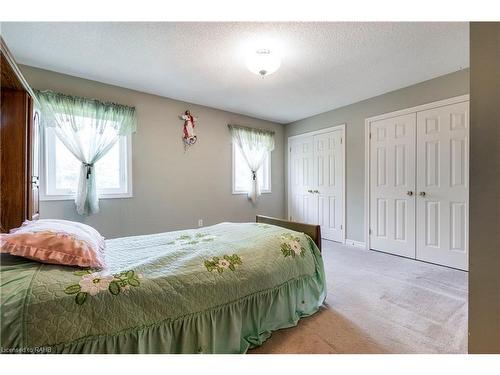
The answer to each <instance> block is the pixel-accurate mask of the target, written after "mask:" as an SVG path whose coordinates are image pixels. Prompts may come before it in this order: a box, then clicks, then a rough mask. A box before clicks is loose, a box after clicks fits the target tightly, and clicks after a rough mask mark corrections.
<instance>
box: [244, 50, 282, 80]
mask: <svg viewBox="0 0 500 375" xmlns="http://www.w3.org/2000/svg"><path fill="white" fill-rule="evenodd" d="M280 65H281V59H280V58H279V56H277V54H276V53H273V52H272V51H271V50H270V49H266V48H261V49H258V50H256V51H255V52H253V53H251V54H250V55H249V56H248V58H247V68H248V70H250V71H251V72H252V73H255V74H258V75H260V76H261V77H265V76H268V75H270V74H273V73H274V72H275V71H277V70H278V69H279V67H280Z"/></svg>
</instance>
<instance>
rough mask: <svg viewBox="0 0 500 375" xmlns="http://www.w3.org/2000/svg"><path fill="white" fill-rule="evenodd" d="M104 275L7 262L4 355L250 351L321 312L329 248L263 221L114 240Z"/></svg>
mask: <svg viewBox="0 0 500 375" xmlns="http://www.w3.org/2000/svg"><path fill="white" fill-rule="evenodd" d="M105 258H106V263H107V267H106V269H104V270H95V269H81V268H73V267H67V266H58V265H49V264H42V263H38V262H33V261H29V260H27V259H23V258H19V257H15V256H11V255H8V254H2V258H1V268H0V285H1V305H0V309H1V311H0V314H1V346H2V352H4V353H244V352H246V351H247V350H248V349H249V348H252V347H255V346H258V345H261V344H262V343H263V342H264V341H265V340H266V339H267V338H269V337H270V335H271V332H272V331H274V330H277V329H281V328H286V327H291V326H294V325H296V324H297V322H298V321H299V319H300V318H302V317H304V316H308V315H311V314H313V313H314V312H316V311H317V310H318V309H319V307H320V306H321V305H322V303H323V302H324V299H325V296H326V288H325V276H324V270H323V262H322V259H321V255H320V252H319V250H318V248H317V247H316V245H315V244H314V242H313V241H312V240H311V238H309V237H308V236H306V235H305V234H303V233H299V232H294V231H290V230H287V229H284V228H281V227H278V226H273V225H268V224H261V223H221V224H217V225H214V226H210V227H204V228H200V229H192V230H184V231H175V232H166V233H159V234H151V235H142V236H134V237H124V238H117V239H111V240H107V241H106V254H105Z"/></svg>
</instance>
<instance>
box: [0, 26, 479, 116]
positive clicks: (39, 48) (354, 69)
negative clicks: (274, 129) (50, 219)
mask: <svg viewBox="0 0 500 375" xmlns="http://www.w3.org/2000/svg"><path fill="white" fill-rule="evenodd" d="M1 26H2V29H1V31H2V35H3V37H4V39H5V40H6V42H7V45H8V46H9V48H10V49H11V51H12V53H13V54H14V56H15V58H16V59H17V61H18V62H19V63H22V64H27V65H32V66H36V67H40V68H44V69H48V70H53V71H56V72H61V73H65V74H70V75H74V76H77V77H82V78H87V79H91V80H96V81H101V82H105V83H108V84H113V85H117V86H122V87H126V88H130V89H134V90H139V91H144V92H147V93H152V94H157V95H161V96H166V97H170V98H174V99H179V100H183V101H188V102H192V103H196V104H202V105H206V106H210V107H215V108H220V109H224V110H228V111H232V112H237V113H242V114H246V115H250V116H254V117H258V118H262V119H267V120H271V121H276V122H281V123H288V122H292V121H295V120H299V119H302V118H304V117H308V116H311V115H314V114H317V113H321V112H325V111H328V110H331V109H334V108H338V107H341V106H344V105H347V104H351V103H354V102H357V101H360V100H363V99H367V98H369V97H372V96H376V95H379V94H382V93H385V92H388V91H392V90H395V89H398V88H401V87H405V86H408V85H411V84H414V83H417V82H421V81H424V80H427V79H431V78H433V77H437V76H439V75H442V74H446V73H450V72H453V71H457V70H460V69H463V68H466V67H468V65H469V29H468V24H467V23H464V22H461V23H428V22H424V23H416V22H412V23H337V22H334V23H300V22H295V23H2V25H1ZM259 47H260V48H262V47H270V48H273V49H278V50H280V53H281V55H282V65H281V68H280V69H279V70H278V71H277V72H276V73H275V74H273V75H271V76H268V77H265V78H260V77H258V76H257V75H254V74H252V73H250V72H249V71H248V70H247V69H246V67H245V54H246V53H247V51H248V50H253V49H255V48H259Z"/></svg>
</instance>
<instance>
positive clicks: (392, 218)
mask: <svg viewBox="0 0 500 375" xmlns="http://www.w3.org/2000/svg"><path fill="white" fill-rule="evenodd" d="M415 124H416V114H415V113H413V114H409V115H403V116H398V117H393V118H389V119H384V120H379V121H374V122H372V123H371V124H370V134H371V135H370V137H371V138H370V247H371V248H372V249H374V250H379V251H385V252H389V253H392V254H397V255H401V256H405V257H410V258H415V185H416V184H415V137H416V130H415Z"/></svg>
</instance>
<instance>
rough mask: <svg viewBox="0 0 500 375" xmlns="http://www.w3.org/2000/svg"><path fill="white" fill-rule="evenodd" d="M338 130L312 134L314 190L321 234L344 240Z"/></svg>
mask: <svg viewBox="0 0 500 375" xmlns="http://www.w3.org/2000/svg"><path fill="white" fill-rule="evenodd" d="M342 133H343V132H342V130H335V131H332V132H330V133H325V134H318V135H315V136H314V182H315V185H316V187H315V189H314V190H313V191H314V194H316V195H317V199H318V221H319V225H321V235H322V238H325V239H328V240H332V241H343V240H344V233H343V228H344V223H343V213H344V212H343V210H344V208H343V206H344V204H343V201H344V199H343V196H342V195H343V193H344V188H343V173H344V171H343V169H344V161H343V154H344V153H343V150H342V147H343V146H344V145H343V141H342Z"/></svg>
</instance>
